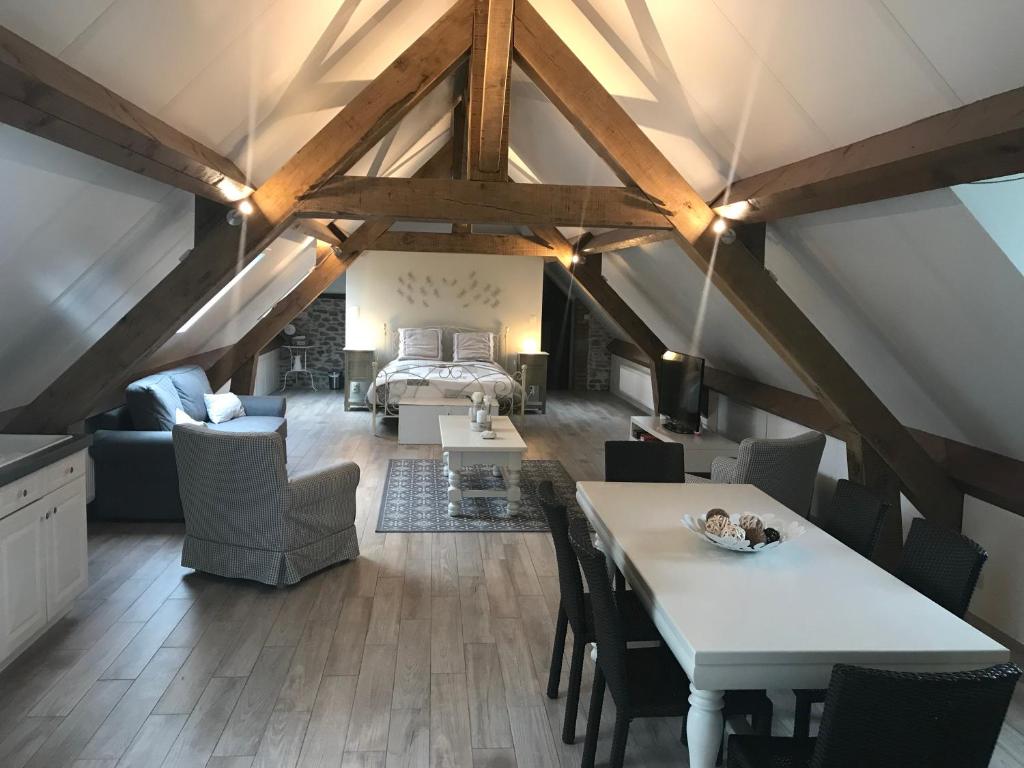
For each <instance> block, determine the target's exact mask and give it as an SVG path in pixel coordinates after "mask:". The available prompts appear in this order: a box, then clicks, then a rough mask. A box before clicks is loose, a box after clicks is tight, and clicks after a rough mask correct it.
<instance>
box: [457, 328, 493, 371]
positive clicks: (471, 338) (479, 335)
mask: <svg viewBox="0 0 1024 768" xmlns="http://www.w3.org/2000/svg"><path fill="white" fill-rule="evenodd" d="M454 341H455V344H454V347H455V356H454V360H455V362H456V363H460V362H467V361H470V360H486V361H488V362H490V361H493V360H494V334H493V333H486V332H484V331H479V332H477V331H474V332H472V333H456V334H455V340H454Z"/></svg>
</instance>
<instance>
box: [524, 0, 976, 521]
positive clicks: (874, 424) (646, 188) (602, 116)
mask: <svg viewBox="0 0 1024 768" xmlns="http://www.w3.org/2000/svg"><path fill="white" fill-rule="evenodd" d="M513 41H514V47H515V57H516V61H517V63H518V64H519V65H520V67H522V69H523V70H524V71H525V72H526V73H527V74H528V75H529V76H530V77H531V78H532V79H533V80H534V82H535V83H537V85H538V87H539V88H540V89H541V91H543V92H544V93H545V94H546V95H547V97H548V98H549V99H550V100H551V102H552V103H553V104H554V105H555V106H556V107H557V108H558V109H559V111H560V112H562V114H563V116H564V117H565V118H566V119H567V120H568V121H569V122H570V123H571V124H572V125H573V126H574V127H575V128H576V130H577V132H578V133H579V134H580V135H581V136H582V137H583V139H584V140H585V141H586V142H587V143H588V144H589V145H590V146H591V147H592V148H593V149H594V150H595V151H596V152H597V153H598V154H599V155H600V156H601V157H602V158H604V159H605V161H606V162H607V163H608V164H609V166H610V167H611V168H612V169H613V170H614V171H615V172H616V174H617V175H618V176H619V178H620V179H622V181H623V183H625V184H635V185H636V186H637V187H639V188H640V189H641V190H642V191H643V192H644V193H645V194H646V195H648V196H649V197H650V198H651V199H652V200H655V201H657V202H658V204H659V205H660V206H661V207H662V208H663V209H664V210H666V211H667V216H668V218H669V220H670V221H671V222H672V225H673V227H674V235H675V239H676V242H677V243H679V245H680V247H681V248H682V249H683V251H684V252H685V253H686V254H687V256H689V257H690V259H691V260H692V261H693V262H694V263H695V264H696V265H697V266H698V267H699V268H700V269H701V271H703V272H706V273H707V272H710V276H711V278H712V280H713V281H714V283H715V286H716V287H717V288H718V289H719V290H720V291H721V292H722V294H723V295H724V296H725V297H726V298H727V299H728V300H729V301H730V302H731V303H732V305H733V306H734V307H735V308H736V310H737V311H738V312H740V314H741V315H743V317H745V318H746V319H747V321H748V322H750V324H751V325H752V326H753V327H754V329H755V330H757V331H758V333H760V335H761V336H762V337H763V338H764V339H765V341H767V342H768V343H769V344H770V345H771V347H772V348H773V349H774V350H775V351H776V352H777V353H778V354H779V355H780V357H782V359H783V360H785V361H786V363H787V364H788V365H789V366H790V367H791V368H792V369H793V370H794V372H795V373H796V374H797V375H798V376H799V377H800V378H801V380H802V381H804V383H805V384H807V385H808V387H810V388H811V390H812V391H814V392H815V393H817V394H818V395H819V396H820V399H821V401H822V403H823V404H824V405H825V406H826V407H827V408H828V409H829V410H830V412H831V413H833V415H834V416H836V417H837V418H841V419H843V420H845V421H846V422H848V423H849V424H851V425H852V426H853V428H854V429H856V430H857V432H858V433H859V434H860V435H861V437H863V438H864V439H865V440H866V441H867V442H868V443H869V444H870V445H871V446H872V447H873V448H874V449H875V450H876V451H878V453H879V455H880V456H881V457H882V458H883V459H884V460H885V462H886V463H887V464H888V465H889V466H890V467H891V468H892V470H893V471H894V472H895V473H896V474H897V476H898V477H899V478H900V480H901V482H902V483H903V486H904V487H905V489H906V492H907V496H908V497H909V498H910V499H911V501H912V502H913V503H914V504H915V505H916V506H917V507H918V509H920V510H921V511H922V512H923V513H924V514H925V515H928V516H929V517H932V518H933V519H935V520H937V521H939V522H941V523H944V524H946V525H949V526H951V527H954V528H959V526H960V521H961V517H962V514H963V494H962V492H961V491H960V490H959V489H958V488H957V487H956V486H955V485H954V484H953V482H952V481H951V480H950V478H949V476H948V475H947V474H946V473H945V472H943V471H942V469H941V468H939V466H938V465H937V464H936V463H935V462H934V461H933V460H932V459H931V457H930V456H928V454H927V453H926V452H925V451H924V450H923V449H922V448H921V447H920V445H918V444H917V443H916V442H915V441H914V439H913V437H911V435H910V434H909V433H908V432H907V430H906V429H905V428H904V427H903V425H902V424H900V422H899V421H898V420H897V419H896V417H895V416H894V415H893V414H892V412H891V411H889V409H888V408H886V406H885V404H884V403H882V401H881V400H879V398H878V397H877V396H876V395H875V394H874V393H873V392H872V391H871V389H870V388H869V387H868V386H867V384H866V383H865V382H864V380H863V379H861V378H860V376H858V375H857V373H856V371H854V370H853V369H852V368H851V367H850V365H849V364H848V363H847V362H846V361H845V360H844V359H843V357H842V355H840V354H839V352H838V351H837V350H836V348H835V347H833V346H832V345H831V344H830V343H829V341H828V339H826V338H825V337H824V336H823V335H822V333H821V332H820V331H819V330H818V329H817V328H816V327H815V326H814V324H813V323H812V322H811V321H810V319H808V317H807V316H806V315H804V314H803V312H801V311H800V309H799V307H797V305H796V304H795V303H794V302H793V300H792V299H790V298H789V296H787V295H786V293H785V292H784V291H783V290H782V289H781V288H780V287H779V286H778V285H777V284H776V283H775V281H774V280H772V278H771V276H770V275H769V274H768V272H767V270H765V269H764V267H763V266H762V265H761V264H760V263H759V262H758V261H757V259H756V258H755V257H754V256H752V255H751V254H750V252H749V251H748V250H747V249H746V248H745V247H744V246H743V244H742V242H740V241H739V240H737V241H736V242H735V243H733V244H732V245H729V246H726V245H724V244H720V243H718V242H717V239H716V237H715V236H714V235H713V234H712V233H711V232H710V230H709V225H710V224H711V222H712V221H713V220H714V218H715V214H714V213H713V212H712V210H711V209H710V208H709V207H708V206H707V204H706V203H705V202H704V200H703V199H702V198H701V197H700V196H699V195H697V193H696V192H695V191H694V190H693V188H692V187H690V185H689V184H688V183H687V182H686V179H684V178H683V177H682V175H680V173H679V172H678V171H677V170H676V169H675V167H674V166H673V165H672V164H671V163H670V162H669V161H668V160H667V159H666V158H665V156H664V155H662V153H661V152H660V151H658V149H657V147H655V145H654V144H653V142H651V140H650V139H649V138H648V137H647V135H646V134H645V133H644V132H643V131H642V130H641V129H640V128H639V126H637V124H636V123H635V122H634V121H633V120H632V119H631V118H630V117H629V115H628V114H626V112H625V110H623V109H622V107H621V106H620V105H619V103H618V102H617V101H616V100H615V98H614V97H612V96H611V95H610V94H609V93H608V92H607V91H606V90H605V89H604V87H603V86H602V85H601V84H600V83H599V82H598V81H597V79H596V78H595V77H594V76H593V75H592V74H591V73H590V72H589V71H588V70H587V68H586V67H585V66H584V65H583V64H582V63H581V62H580V60H579V59H578V58H577V57H576V56H575V54H573V52H572V51H571V50H570V49H569V48H568V46H566V44H565V43H564V42H563V41H562V40H561V39H560V38H559V37H558V35H557V34H555V32H554V31H553V30H552V29H551V27H549V26H548V25H547V23H546V22H545V21H544V20H543V18H542V17H541V16H540V14H538V13H537V11H536V9H534V7H533V6H532V5H531V4H530V3H529V2H527V0H517V2H516V9H515V29H514V31H513ZM712 259H713V262H714V269H713V271H712V270H711V264H712Z"/></svg>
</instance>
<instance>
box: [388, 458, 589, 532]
mask: <svg viewBox="0 0 1024 768" xmlns="http://www.w3.org/2000/svg"><path fill="white" fill-rule="evenodd" d="M463 476H464V479H463V486H462V487H463V488H479V489H490V488H502V487H504V482H503V481H502V479H501V478H500V477H494V476H493V475H491V467H490V465H479V466H474V467H470V468H468V469H466V470H464V471H463ZM544 480H550V481H551V482H552V483H553V484H554V486H555V493H557V494H558V496H559V497H560V498H562V499H564V500H565V502H566V504H569V505H570V508H571V509H573V510H575V509H576V484H575V483H574V482H573V480H572V478H571V477H569V473H568V472H566V471H565V468H564V467H563V466H562V464H561V463H560V462H558V461H555V460H553V459H543V460H539V459H528V460H526V461H524V462H523V469H522V474H521V475H520V479H519V488H520V490H521V491H522V502H521V503H522V506H521V507H520V510H519V514H518V515H517V516H516V517H512V518H506V517H505V500H504V499H503V498H471V499H463V500H462V512H463V515H465V516H464V517H449V516H448V479H447V478H446V477H444V474H443V469H442V463H441V461H439V460H437V459H391V462H390V463H389V464H388V476H387V480H386V481H385V483H384V494H383V496H382V498H381V501H380V517H379V518H378V519H377V531H378V532H380V533H384V532H407V533H431V532H435V531H436V532H446V531H546V530H548V524H547V521H546V520H545V519H544V511H543V510H542V509H541V505H540V498H539V497H538V495H537V486H538V485H539V484H540V483H541V482H542V481H544Z"/></svg>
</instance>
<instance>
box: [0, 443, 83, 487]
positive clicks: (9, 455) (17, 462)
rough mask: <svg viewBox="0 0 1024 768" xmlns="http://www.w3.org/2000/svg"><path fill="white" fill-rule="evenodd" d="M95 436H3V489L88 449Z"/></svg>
mask: <svg viewBox="0 0 1024 768" xmlns="http://www.w3.org/2000/svg"><path fill="white" fill-rule="evenodd" d="M90 443H92V435H0V485H6V484H7V483H13V482H14V481H15V480H18V479H19V478H22V477H24V476H25V475H27V474H30V473H32V472H35V471H36V470H37V469H41V468H42V467H45V466H47V465H48V464H52V463H53V462H55V461H57V460H59V459H63V458H64V457H65V456H68V455H70V454H72V453H75V452H76V451H80V450H82V449H83V448H87V447H88V446H89V444H90Z"/></svg>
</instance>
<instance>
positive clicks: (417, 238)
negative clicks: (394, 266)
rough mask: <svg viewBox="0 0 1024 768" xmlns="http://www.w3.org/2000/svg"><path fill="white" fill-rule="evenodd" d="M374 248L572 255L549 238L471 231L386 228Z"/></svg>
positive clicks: (425, 251) (497, 253) (555, 255)
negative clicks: (548, 241) (553, 245)
mask: <svg viewBox="0 0 1024 768" xmlns="http://www.w3.org/2000/svg"><path fill="white" fill-rule="evenodd" d="M371 250H374V251H412V252H424V253H488V254H495V255H498V256H534V257H538V256H539V257H543V258H552V259H554V258H558V257H559V256H565V255H568V256H570V257H571V256H572V252H571V250H563V251H558V250H557V249H555V248H553V247H552V246H550V245H548V244H547V243H546V242H543V241H540V240H537V239H535V238H530V237H524V236H523V235H492V234H482V233H471V232H452V233H450V234H449V233H447V232H387V233H386V234H384V235H381V236H380V237H378V238H377V239H376V240H375V241H374V242H373V245H372V246H371Z"/></svg>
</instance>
